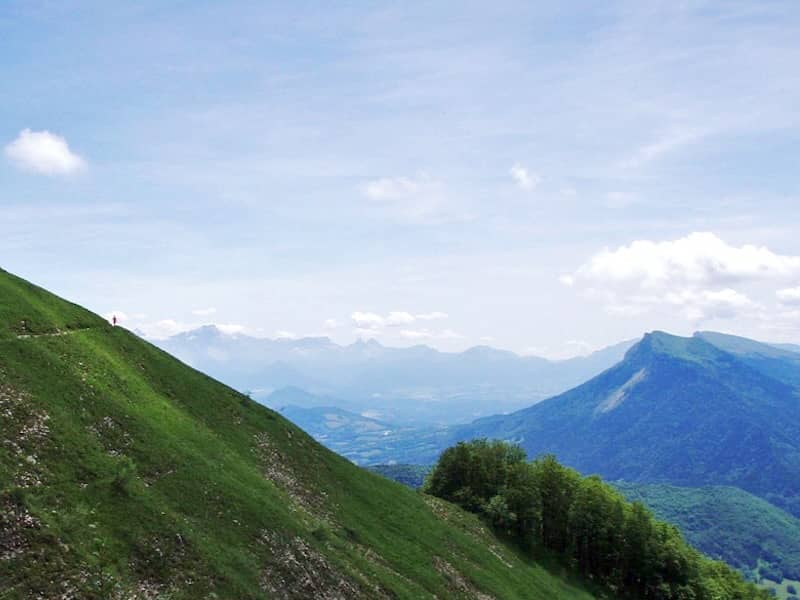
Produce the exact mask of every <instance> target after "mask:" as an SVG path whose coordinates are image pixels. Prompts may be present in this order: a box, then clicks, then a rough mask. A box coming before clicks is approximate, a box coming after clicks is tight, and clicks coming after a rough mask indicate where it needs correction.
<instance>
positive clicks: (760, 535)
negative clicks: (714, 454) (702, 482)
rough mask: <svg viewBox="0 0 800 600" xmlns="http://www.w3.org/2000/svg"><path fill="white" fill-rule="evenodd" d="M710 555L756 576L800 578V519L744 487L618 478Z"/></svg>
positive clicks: (636, 497) (622, 487) (630, 494)
mask: <svg viewBox="0 0 800 600" xmlns="http://www.w3.org/2000/svg"><path fill="white" fill-rule="evenodd" d="M614 487H616V488H617V489H618V490H620V491H621V492H622V493H623V494H624V495H625V497H626V498H628V499H629V500H632V501H633V500H636V501H639V502H642V503H643V504H645V505H646V506H647V507H649V508H650V509H651V510H652V511H653V512H654V513H655V515H656V516H657V517H658V518H659V519H663V520H664V521H667V522H668V523H672V524H674V525H676V526H677V527H678V528H679V529H680V530H681V532H683V534H684V536H685V537H686V539H687V541H688V542H689V543H691V544H692V546H694V547H695V548H697V549H698V550H701V551H702V552H704V553H706V554H707V555H708V556H711V557H713V558H717V559H720V560H724V561H725V562H727V563H728V564H729V565H732V566H734V567H736V568H738V569H741V570H742V571H743V572H745V573H752V574H753V575H754V576H756V575H757V576H759V577H768V578H770V579H773V580H780V579H781V578H782V577H785V578H788V579H794V580H797V579H800V519H798V518H796V517H793V516H792V515H790V514H789V513H787V512H785V511H783V510H781V509H780V508H778V507H776V506H774V505H772V504H770V503H769V502H767V501H766V500H762V499H761V498H757V497H756V496H753V495H752V494H749V493H747V492H745V491H744V490H741V489H739V488H735V487H727V486H706V487H699V488H687V487H678V486H672V485H665V484H646V483H627V482H614Z"/></svg>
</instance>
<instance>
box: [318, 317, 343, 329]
mask: <svg viewBox="0 0 800 600" xmlns="http://www.w3.org/2000/svg"><path fill="white" fill-rule="evenodd" d="M322 325H323V327H325V329H327V330H331V329H336V328H337V327H339V321H337V320H336V319H325V322H324V323H323V324H322Z"/></svg>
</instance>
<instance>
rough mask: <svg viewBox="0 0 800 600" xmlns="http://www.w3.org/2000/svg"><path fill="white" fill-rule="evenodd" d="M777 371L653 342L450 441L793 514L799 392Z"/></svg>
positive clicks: (712, 350) (799, 467) (692, 346)
mask: <svg viewBox="0 0 800 600" xmlns="http://www.w3.org/2000/svg"><path fill="white" fill-rule="evenodd" d="M782 365H783V366H782V367H781V368H782V369H783V371H784V372H781V373H778V374H776V369H775V368H774V365H770V366H769V370H768V369H767V368H765V367H764V365H763V364H760V363H758V362H755V363H753V362H748V361H747V360H744V359H743V358H741V357H739V356H736V355H734V354H732V353H730V352H726V351H724V350H723V349H721V348H719V347H717V346H715V345H713V344H711V343H709V342H708V341H706V340H704V339H702V337H700V336H695V337H692V338H680V337H677V336H671V335H668V334H665V333H661V332H654V333H651V334H647V335H645V337H644V338H643V339H642V341H641V342H640V343H639V344H637V345H635V346H634V347H632V348H631V349H630V350H629V351H628V352H627V354H626V355H625V359H624V360H623V361H622V362H620V363H619V364H617V365H615V366H614V367H612V368H610V369H608V370H607V371H605V372H604V373H602V374H600V375H598V376H597V377H595V378H593V379H591V380H589V381H588V382H586V383H584V384H583V385H580V386H578V387H577V388H574V389H572V390H570V391H568V392H565V393H564V394H561V395H559V396H555V397H553V398H550V399H548V400H545V401H544V402H541V403H538V404H536V405H534V406H532V407H530V408H528V409H525V410H522V411H518V412H516V413H512V414H509V415H500V416H496V417H489V418H486V419H480V420H478V421H475V422H474V423H472V424H471V425H468V426H465V427H462V428H459V429H457V430H455V431H454V435H453V438H454V439H474V438H479V437H488V438H497V439H505V440H510V441H514V442H518V443H520V444H521V445H522V446H523V447H524V448H525V450H526V451H527V452H528V454H529V455H530V456H538V455H540V454H542V453H553V454H555V455H556V456H557V457H558V458H559V460H561V461H563V462H564V463H566V464H568V465H570V466H572V467H574V468H576V469H578V470H579V471H580V472H582V473H597V474H599V475H601V476H603V477H604V478H606V479H608V480H626V481H632V482H641V483H669V484H673V485H681V486H690V487H697V486H703V485H732V486H736V487H740V488H742V489H744V490H747V491H749V492H751V493H753V494H755V495H757V496H760V497H762V498H764V499H766V500H768V501H770V502H772V503H774V504H776V505H777V506H780V507H782V508H784V509H786V510H788V511H789V512H792V513H793V514H795V515H800V477H798V475H799V474H800V393H799V392H798V390H797V388H796V387H794V386H793V385H792V384H791V382H792V379H793V377H794V376H795V375H796V374H797V373H796V371H795V369H794V367H793V366H792V365H790V364H789V363H785V362H784V363H782Z"/></svg>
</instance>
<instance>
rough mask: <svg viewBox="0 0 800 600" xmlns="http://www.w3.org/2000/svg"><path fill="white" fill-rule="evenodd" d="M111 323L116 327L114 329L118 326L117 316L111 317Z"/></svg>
mask: <svg viewBox="0 0 800 600" xmlns="http://www.w3.org/2000/svg"><path fill="white" fill-rule="evenodd" d="M111 323H112V325H114V327H116V326H117V315H114V316H113V317H111Z"/></svg>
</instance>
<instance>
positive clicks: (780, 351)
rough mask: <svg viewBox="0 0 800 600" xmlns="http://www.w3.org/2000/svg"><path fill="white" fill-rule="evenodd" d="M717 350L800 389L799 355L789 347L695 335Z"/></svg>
mask: <svg viewBox="0 0 800 600" xmlns="http://www.w3.org/2000/svg"><path fill="white" fill-rule="evenodd" d="M695 336H696V337H699V338H701V339H703V340H705V341H707V342H709V343H711V344H713V345H715V346H716V347H717V348H720V349H722V350H725V351H726V352H730V353H731V354H734V355H736V356H737V357H738V358H739V359H740V360H741V361H742V362H744V363H745V364H747V365H748V366H750V367H753V368H754V369H756V370H757V371H761V372H762V373H764V374H766V375H769V376H770V377H774V378H775V379H778V380H779V381H783V382H784V383H787V384H789V385H792V386H797V387H800V354H798V353H797V352H796V351H793V350H792V349H791V346H789V347H786V346H784V347H781V346H775V345H772V344H764V343H762V342H756V341H754V340H749V339H747V338H743V337H737V336H733V335H725V334H722V333H714V332H711V331H701V332H698V333H695Z"/></svg>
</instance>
